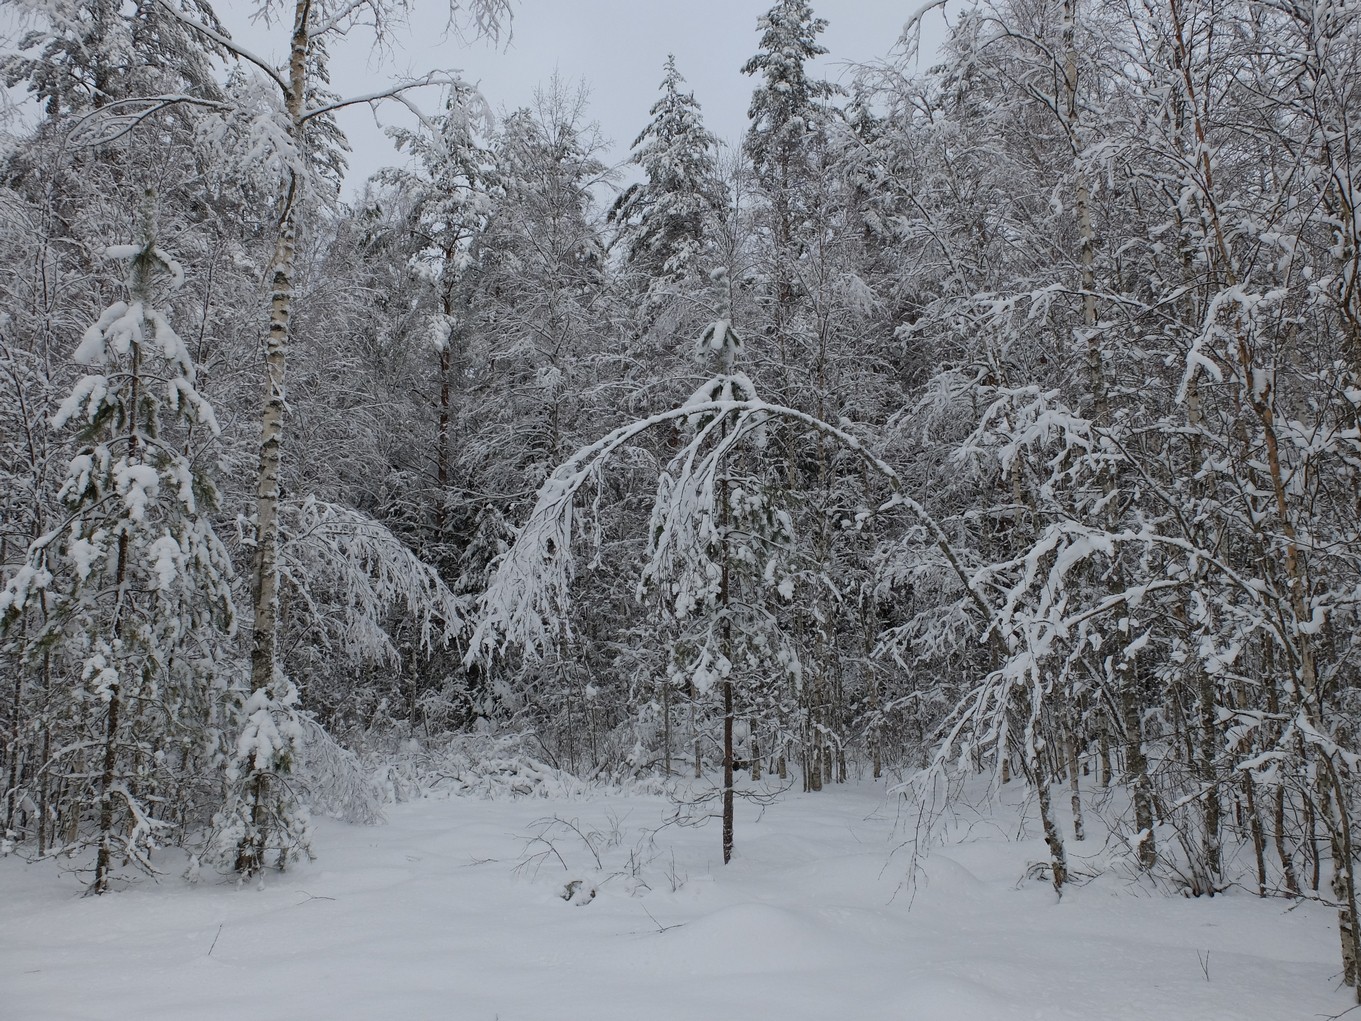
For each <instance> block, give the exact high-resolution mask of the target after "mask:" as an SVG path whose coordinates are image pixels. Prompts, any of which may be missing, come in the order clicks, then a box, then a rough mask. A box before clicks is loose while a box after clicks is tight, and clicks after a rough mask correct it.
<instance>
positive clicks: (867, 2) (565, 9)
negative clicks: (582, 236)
mask: <svg viewBox="0 0 1361 1021" xmlns="http://www.w3.org/2000/svg"><path fill="white" fill-rule="evenodd" d="M773 2H774V0H514V5H515V17H514V22H513V34H512V38H511V41H510V44H509V46H504V45H503V46H501V47H499V48H498V47H493V46H492V45H491V44H489V43H487V42H480V41H479V42H466V43H465V42H462V41H460V40H459V39H457V38H455V37H448V38H444V37H443V26H444V23H445V16H446V4H445V2H444V0H417V3H416V7H417V13H416V15H415V17H413V19H412V23H411V25H410V26H408V27H407V28H405V29H403V30H401V31H400V33H399V37H398V39H397V40H396V42H397V45H400V46H401V47H403V48H402V49H401V50H400V51H397V52H394V53H392V54H390V55H389V57H388V58H387V60H386V61H385V62H384V63H383V64H382V66H376V64H375V59H374V57H373V55H372V54H371V52H370V50H369V48H368V45H367V43H368V41H367V40H366V39H360V38H359V37H356V38H355V40H354V43H353V44H352V45H351V46H350V47H348V48H346V49H343V50H336V51H333V55H332V78H333V82H332V84H333V87H334V89H335V91H337V92H340V93H342V94H344V95H351V94H358V93H364V92H369V91H372V90H373V89H374V88H376V87H377V86H378V84H379V83H381V82H383V81H385V80H387V79H388V78H389V77H391V76H393V75H413V76H414V75H417V74H420V73H422V72H424V71H427V70H429V69H431V68H436V67H440V68H456V69H459V70H460V71H462V72H463V75H464V77H465V78H467V79H468V80H470V81H472V82H474V83H478V84H480V86H481V89H482V92H483V94H484V95H485V96H486V98H487V101H488V102H489V103H490V104H491V107H492V109H493V110H494V111H496V112H497V113H498V114H499V113H500V112H501V111H502V110H510V109H514V108H516V107H519V106H527V105H531V104H532V101H533V97H534V91H535V89H536V88H538V87H540V86H541V85H544V84H545V83H547V82H548V80H549V79H550V78H551V77H552V75H553V73H554V71H557V73H558V74H559V76H560V77H561V78H562V79H563V80H564V81H565V82H566V83H568V84H569V85H575V84H576V83H577V82H584V83H585V85H586V87H587V88H588V90H589V92H590V97H589V109H588V111H587V117H588V120H594V121H597V122H598V123H599V125H600V133H601V136H602V138H603V139H604V140H606V141H607V142H608V143H610V145H609V148H608V149H607V150H606V151H605V153H604V154H603V158H604V159H605V160H606V162H610V163H619V162H622V161H624V160H625V159H627V157H628V148H629V145H630V144H631V143H632V141H633V139H634V138H635V137H637V135H638V133H639V132H640V131H642V129H643V128H644V127H645V126H646V125H647V123H648V109H649V107H651V105H652V103H653V102H654V101H655V100H656V98H657V95H658V85H659V84H660V83H661V79H662V73H663V72H662V65H663V63H664V62H665V60H666V55H667V54H668V53H669V52H674V53H675V55H676V63H677V66H678V68H679V69H680V72H681V73H682V74H683V75H684V76H685V77H686V79H687V81H688V82H689V87H690V88H691V90H693V91H694V93H695V98H696V99H697V100H698V101H699V103H700V105H701V107H702V108H703V112H704V119H705V124H706V126H707V127H708V128H709V130H710V131H712V132H713V133H714V134H716V135H717V136H718V137H719V138H720V139H723V140H724V141H727V142H733V141H735V140H736V139H737V138H738V137H739V136H740V134H741V132H742V131H743V130H744V129H745V128H746V124H747V104H748V101H749V99H750V96H751V90H752V86H753V80H752V79H751V78H748V77H747V76H745V75H743V74H741V72H740V70H739V68H741V66H742V65H743V64H744V63H746V61H747V59H748V58H749V57H751V56H752V55H753V54H754V53H755V52H756V50H757V46H758V42H759V38H758V36H757V32H756V19H757V17H758V16H760V15H761V14H762V13H764V12H765V11H766V10H768V9H769V8H770V6H771V4H772V3H773ZM917 6H918V2H917V0H843V2H842V3H841V4H840V5H836V4H833V3H831V2H830V0H822V2H818V0H814V4H813V8H814V12H815V14H817V15H818V16H820V17H823V18H826V19H827V20H828V22H829V26H828V28H827V31H826V32H825V33H823V35H822V37H821V41H822V44H823V45H824V46H826V47H827V48H828V49H829V50H830V51H831V52H830V53H829V54H828V55H827V56H826V57H824V58H822V60H821V61H820V62H819V63H820V73H821V74H822V75H823V76H824V77H827V78H831V79H833V80H836V79H838V78H842V77H849V71H848V69H847V67H846V65H847V64H849V63H852V62H867V61H873V60H876V59H879V58H882V57H884V56H885V55H887V54H888V52H889V50H890V49H891V48H892V47H893V46H894V44H895V43H896V42H897V40H898V37H899V35H900V33H901V31H902V27H903V22H904V21H905V20H906V19H907V18H908V17H909V16H910V15H911V14H912V12H913V11H914V10H915V9H916V8H917ZM253 7H254V4H252V3H249V2H247V0H226V2H221V3H219V4H218V5H217V10H218V13H219V15H220V16H221V17H222V19H223V21H224V22H225V23H226V24H227V25H228V27H229V28H230V29H231V31H232V32H233V34H235V35H236V36H237V37H238V38H239V39H241V40H242V41H243V42H246V43H247V45H252V46H256V47H258V48H260V49H261V50H264V51H266V53H267V54H269V55H270V56H273V57H276V58H277V57H279V56H281V55H282V53H283V50H284V45H285V36H286V29H283V28H282V27H281V26H279V25H277V24H276V25H275V26H273V28H272V29H270V30H266V29H264V28H263V27H262V26H260V25H252V24H251V23H250V22H249V20H248V15H249V12H250V11H251V10H252V9H253ZM936 24H939V18H938V17H937V18H936ZM933 27H934V26H933ZM936 35H938V33H936ZM931 41H932V33H931V32H930V31H928V36H927V40H926V44H927V45H926V48H925V50H926V52H929V51H930V49H931V48H932V47H931ZM262 55H263V54H262ZM436 100H437V96H435V95H433V94H432V95H430V96H428V97H427V98H426V99H425V100H424V105H426V106H428V107H433V106H434V105H435V103H436ZM380 116H381V117H383V118H384V119H388V120H390V119H394V118H398V117H399V116H400V114H399V113H398V111H397V109H396V108H395V107H393V108H390V109H388V110H387V111H385V112H384V113H382V114H380ZM341 126H342V127H343V128H344V130H345V132H346V134H347V135H348V136H349V138H350V144H351V146H352V148H353V150H354V151H353V153H352V155H351V160H350V180H349V182H348V185H349V190H351V191H352V190H353V189H355V188H356V187H357V186H358V184H359V183H360V182H362V181H363V180H364V179H365V178H366V177H368V176H369V175H370V174H371V173H373V171H375V170H377V169H378V168H379V167H381V166H383V165H386V164H390V163H392V162H394V160H395V156H394V153H393V150H392V148H391V146H390V145H389V144H388V142H387V140H386V138H385V136H384V135H383V134H382V132H381V131H380V130H379V129H378V128H377V127H376V126H375V123H374V116H373V114H372V113H370V112H369V111H368V109H367V108H358V109H356V110H353V111H349V112H347V113H346V114H345V116H344V119H343V121H342V125H341Z"/></svg>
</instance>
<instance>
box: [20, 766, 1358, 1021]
mask: <svg viewBox="0 0 1361 1021" xmlns="http://www.w3.org/2000/svg"><path fill="white" fill-rule="evenodd" d="M1019 796H1020V792H1019V791H1013V790H1011V789H1010V788H1008V789H1005V790H1004V800H1005V799H1006V798H1008V797H1019ZM673 812H674V807H673V805H672V804H671V803H670V802H669V801H668V800H667V799H665V798H662V797H659V796H656V795H641V794H632V795H623V794H618V793H616V794H612V795H610V796H604V795H601V794H593V795H592V796H591V797H589V798H584V799H583V798H580V797H575V798H566V797H561V798H559V799H557V800H548V801H546V800H544V799H543V798H533V799H516V800H482V799H477V798H471V797H448V798H442V797H430V798H427V799H425V800H419V801H415V802H411V803H407V804H403V805H398V806H395V807H393V808H391V809H390V811H389V813H388V815H389V819H390V822H389V823H388V824H387V825H385V826H379V827H362V826H350V825H346V824H343V823H339V822H334V821H330V820H321V821H319V822H318V823H317V824H316V827H315V832H314V834H313V841H312V846H313V848H314V849H315V851H316V852H317V853H318V858H317V860H316V861H315V862H312V863H304V864H302V865H300V866H298V867H297V868H296V869H295V870H294V871H290V872H288V873H286V874H283V875H276V874H270V875H269V876H268V877H267V878H266V879H265V881H264V883H263V884H262V885H261V887H259V888H256V887H250V888H245V889H241V888H237V887H236V886H234V885H232V884H229V883H214V882H212V881H211V880H205V881H204V882H202V883H201V884H200V885H198V886H195V887H185V886H184V885H183V884H182V883H181V882H180V881H179V880H178V879H176V878H173V877H172V878H167V879H164V880H163V881H162V882H161V883H160V884H159V885H156V884H152V883H150V882H143V883H141V884H139V885H136V886H132V887H129V888H127V889H123V890H120V891H118V892H115V893H112V894H110V895H108V896H105V897H102V898H93V897H91V898H82V897H80V896H79V892H80V889H81V886H80V883H79V880H78V878H77V877H75V876H72V875H70V874H64V873H61V872H59V871H58V869H57V866H55V865H54V864H53V863H51V862H48V863H43V864H39V865H26V864H24V863H23V862H21V861H19V860H18V859H17V858H14V857H11V858H8V859H3V860H0V904H3V905H4V906H5V908H4V917H5V925H4V926H3V927H0V989H3V990H4V995H3V1009H2V1010H0V1013H2V1014H4V1016H6V1017H14V1018H25V1019H27V1021H58V1019H71V1018H108V1017H137V1018H139V1019H141V1021H181V1019H183V1018H187V1017H192V1018H195V1019H196V1021H215V1019H222V1021H227V1019H232V1021H235V1019H238V1018H243V1017H249V1018H251V1019H252V1021H273V1019H278V1021H285V1019H288V1021H294V1019H297V1018H308V1017H315V1018H328V1019H335V1021H346V1019H367V1018H376V1017H391V1018H435V1017H439V1018H459V1019H468V1021H483V1019H485V1021H492V1019H494V1018H500V1019H501V1021H551V1019H564V1021H575V1019H591V1021H614V1019H620V1021H624V1019H627V1021H636V1019H637V1018H640V1017H646V1018H648V1019H649V1021H692V1019H694V1018H700V1017H713V1018H735V1017H751V1018H776V1019H782V1021H783V1019H802V1018H809V1019H812V1018H819V1019H823V1018H828V1017H834V1018H855V1019H857V1021H872V1019H885V1021H888V1019H892V1021H933V1019H939V1021H1010V1019H1022V1018H1025V1019H1033V1018H1041V1017H1042V1018H1045V1019H1047V1021H1049V1019H1060V1021H1062V1019H1067V1021H1079V1019H1081V1021H1087V1019H1099V1021H1144V1019H1148V1018H1158V1019H1159V1021H1193V1019H1194V1021H1280V1019H1283V1018H1307V1017H1314V1016H1327V1015H1335V1014H1338V1013H1340V1012H1342V1011H1343V1010H1345V1009H1346V1008H1347V1006H1348V1005H1349V1004H1348V1002H1347V1001H1348V996H1347V993H1346V991H1345V990H1338V989H1337V988H1336V982H1335V980H1336V973H1337V971H1338V965H1337V963H1336V961H1337V938H1336V934H1335V931H1334V929H1333V919H1332V917H1331V915H1332V913H1331V912H1330V911H1328V910H1327V909H1326V908H1325V907H1323V906H1322V905H1318V904H1313V903H1301V904H1298V905H1293V904H1292V903H1290V902H1287V901H1284V900H1267V901H1263V900H1258V899H1257V898H1255V897H1251V896H1249V895H1247V894H1244V893H1239V892H1232V893H1229V894H1228V895H1223V896H1219V897H1215V898H1213V899H1210V898H1203V899H1184V898H1181V897H1176V896H1170V897H1169V896H1166V895H1164V894H1162V893H1155V892H1154V891H1153V890H1152V888H1151V887H1149V886H1148V885H1146V884H1145V883H1141V882H1139V881H1136V880H1134V879H1131V878H1130V877H1128V876H1127V875H1124V874H1121V873H1119V872H1118V871H1116V870H1108V871H1106V872H1105V873H1104V874H1103V875H1101V876H1099V877H1098V878H1096V879H1094V880H1092V881H1091V882H1089V883H1087V884H1086V885H1083V886H1074V887H1072V888H1070V889H1069V891H1068V892H1067V893H1066V894H1065V896H1064V898H1063V899H1062V901H1056V899H1055V897H1054V894H1053V891H1052V889H1051V888H1050V886H1049V884H1048V882H1047V881H1046V880H1044V879H1027V878H1024V877H1025V872H1026V867H1027V864H1028V863H1029V862H1031V861H1035V860H1039V859H1041V858H1042V857H1043V843H1042V841H1041V840H1040V838H1039V828H1038V825H1037V824H1036V823H1035V821H1034V819H1033V818H1031V819H1030V821H1029V825H1028V826H1027V827H1025V832H1024V835H1023V836H1022V837H1021V838H1020V839H1015V836H1016V833H1017V827H1018V825H1019V824H1018V821H1017V818H1016V815H1015V813H1014V810H1013V808H1011V807H1004V808H1003V809H1002V810H1000V811H987V812H982V813H978V814H975V813H973V812H972V811H970V810H969V809H967V808H965V809H964V811H963V812H962V813H961V815H960V816H959V817H958V818H959V822H958V823H957V825H956V826H955V828H954V836H953V838H952V839H951V840H950V841H949V842H948V843H947V844H945V845H944V846H942V847H940V848H938V849H937V850H935V851H933V852H932V853H931V854H930V855H929V856H927V857H926V858H925V859H924V860H923V861H922V863H921V865H922V868H921V871H920V873H919V881H918V882H917V883H916V885H915V888H913V887H910V886H908V885H905V884H904V878H905V876H906V874H907V873H908V871H909V869H910V854H909V849H908V848H907V846H905V841H907V840H908V839H909V837H910V834H911V832H912V830H913V823H914V819H915V816H913V815H912V814H911V813H910V812H907V811H904V807H903V804H902V803H900V802H898V801H896V800H894V799H892V798H888V799H886V798H885V797H884V795H883V785H882V784H881V785H878V786H876V785H874V784H872V783H870V782H868V781H861V782H860V783H851V784H848V785H846V786H844V787H842V786H837V787H836V788H834V789H832V790H828V791H824V792H823V793H821V794H808V795H799V794H797V793H794V792H789V793H786V794H784V795H783V796H782V797H781V798H780V799H779V800H778V801H777V802H776V803H775V804H774V805H772V806H769V807H767V808H765V809H764V810H761V809H760V808H758V807H757V806H756V805H754V804H751V803H747V802H742V801H739V804H738V819H737V841H738V853H737V857H736V858H735V859H734V861H733V863H732V864H731V865H729V866H727V867H726V868H725V867H724V866H722V865H721V864H720V861H721V855H720V852H719V839H718V836H719V835H718V832H717V824H716V823H714V824H713V825H709V826H704V827H697V828H696V827H680V826H674V825H672V826H665V827H663V826H662V824H663V822H664V821H665V820H666V819H668V818H669V817H671V816H672V814H673ZM659 827H660V828H659ZM550 845H551V846H550ZM1069 849H1070V852H1071V853H1072V860H1073V865H1074V870H1075V872H1076V873H1079V874H1080V873H1081V872H1082V870H1083V867H1084V864H1095V863H1097V862H1106V861H1107V858H1108V856H1106V855H1105V853H1104V852H1103V849H1102V848H1101V846H1100V844H1099V842H1094V841H1092V840H1090V839H1089V840H1088V841H1087V842H1085V843H1084V844H1075V843H1073V842H1071V841H1070V843H1069ZM1084 854H1089V855H1091V856H1092V857H1091V859H1085V858H1084V857H1083V856H1084ZM559 857H560V858H561V862H560V861H559ZM572 881H577V883H578V885H577V886H576V887H575V888H573V889H572V890H571V891H570V892H568V886H569V885H570V883H571V882H572ZM591 889H594V890H595V891H596V896H594V897H593V898H592V897H589V896H588V895H587V893H586V891H589V890H591Z"/></svg>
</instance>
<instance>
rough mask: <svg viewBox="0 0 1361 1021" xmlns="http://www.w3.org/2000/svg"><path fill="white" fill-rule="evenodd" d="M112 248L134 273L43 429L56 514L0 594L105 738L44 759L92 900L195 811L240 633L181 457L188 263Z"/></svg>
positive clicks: (0, 620) (207, 487)
mask: <svg viewBox="0 0 1361 1021" xmlns="http://www.w3.org/2000/svg"><path fill="white" fill-rule="evenodd" d="M108 255H109V257H111V258H118V259H123V260H126V261H127V262H128V263H129V267H130V268H129V273H128V277H127V293H128V297H127V300H125V301H120V302H116V303H115V304H113V305H111V306H109V307H108V308H107V309H106V310H105V311H104V313H103V314H102V315H101V316H100V317H99V320H98V321H97V322H96V323H95V324H94V325H93V326H91V327H90V329H89V330H87V331H86V332H85V335H84V336H83V338H82V339H81V341H80V344H79V345H78V346H77V348H76V350H75V354H74V359H75V361H76V362H77V363H78V364H81V365H84V366H88V367H90V368H93V369H95V370H97V371H95V372H93V373H91V374H89V375H86V376H84V377H83V378H82V379H81V380H80V381H79V382H78V383H77V384H76V386H75V388H74V389H73V390H72V392H71V395H70V396H69V397H68V398H67V399H66V401H65V402H64V403H63V404H62V406H61V408H60V409H59V410H58V412H57V414H56V416H55V419H54V425H55V426H56V427H57V428H63V427H69V428H72V429H74V430H76V431H77V432H78V433H79V435H80V436H81V438H82V441H83V445H82V448H81V450H80V452H79V453H78V454H77V455H76V456H75V457H74V458H72V460H71V466H70V471H69V474H68V476H67V479H66V482H65V484H64V485H63V487H62V490H61V493H60V500H61V503H62V507H63V510H64V518H63V520H61V522H60V524H58V525H57V526H56V527H54V528H53V529H52V530H51V531H49V532H48V533H47V534H45V535H44V536H42V537H41V538H40V539H38V540H37V541H36V542H34V543H33V544H32V546H31V547H30V549H29V551H28V556H27V558H26V562H25V563H24V564H23V565H22V566H21V567H20V568H19V569H18V570H17V571H16V572H15V574H14V576H13V577H11V578H10V579H9V581H8V583H7V585H6V587H5V589H4V591H3V593H0V629H3V630H4V631H5V632H6V633H9V632H12V631H13V630H14V629H15V628H17V627H20V626H24V627H26V628H27V634H26V636H25V638H26V641H25V646H26V648H27V650H28V651H27V656H28V658H29V659H30V660H31V661H34V660H41V661H42V664H43V667H42V669H43V672H44V673H45V674H47V675H48V676H52V677H55V678H58V679H60V680H57V681H54V683H63V682H65V683H68V684H69V685H70V687H69V689H68V690H69V692H70V698H71V700H72V701H71V706H72V711H73V712H74V713H75V714H76V715H77V716H80V717H83V718H84V723H83V724H78V725H83V726H87V727H89V728H90V729H91V730H94V729H95V728H96V727H97V728H98V731H99V737H98V739H97V741H95V742H94V744H95V745H96V747H97V748H98V753H97V755H96V757H95V760H94V761H93V762H90V763H88V764H87V765H86V767H85V768H84V769H80V768H77V765H76V763H72V764H70V765H66V764H65V763H52V765H53V766H56V767H58V768H62V767H64V769H63V773H64V775H65V776H67V777H68V784H67V791H68V793H67V795H66V796H67V798H68V799H69V800H68V803H67V804H65V805H60V806H49V810H51V811H56V812H57V813H59V814H60V815H62V816H64V817H65V818H66V819H67V820H68V822H69V826H68V827H67V832H68V833H69V834H71V835H72V836H74V837H75V839H76V840H80V839H82V835H81V834H80V833H79V831H78V829H77V827H78V825H79V819H80V816H81V814H82V809H83V808H86V807H87V808H88V809H89V810H91V811H92V812H93V814H94V817H95V819H96V824H95V831H94V833H93V835H92V836H91V837H90V838H89V839H90V840H92V841H93V842H94V844H95V846H96V848H97V853H96V859H95V864H94V879H93V883H92V885H91V890H92V891H93V892H94V893H104V892H106V891H107V890H108V888H109V882H110V879H111V877H112V875H113V871H114V869H115V866H116V861H115V858H116V856H117V855H121V856H122V857H123V858H124V859H125V860H131V861H133V862H135V863H137V864H138V865H140V866H141V867H143V868H145V869H148V870H150V869H151V868H152V861H151V854H152V852H153V851H154V850H155V848H156V847H157V846H158V845H159V844H160V843H161V842H163V841H164V840H165V839H166V835H167V831H174V830H175V829H176V820H175V819H174V817H173V816H174V815H176V814H178V815H180V816H181V817H183V816H184V815H192V810H191V809H190V808H189V807H188V806H186V805H184V804H183V803H180V801H179V799H177V798H176V797H175V791H176V789H177V788H178V786H179V785H181V784H183V783H185V782H186V781H189V782H194V774H195V772H196V771H197V770H199V769H202V768H203V767H204V765H205V763H204V762H203V756H204V755H205V749H212V747H213V745H214V744H215V741H216V737H215V735H216V734H218V733H219V732H220V716H219V709H220V705H221V702H222V701H223V699H224V696H225V691H224V687H225V682H226V680H227V678H228V677H229V670H227V669H226V668H225V665H224V662H223V652H224V650H223V643H224V641H225V639H228V638H230V637H231V635H232V633H233V631H234V627H235V623H234V611H233V606H232V598H231V579H232V568H231V563H230V559H229V556H228V554H227V552H226V549H225V547H224V546H223V545H222V543H221V542H220V541H219V540H218V538H217V536H216V534H215V533H214V531H213V528H212V524H211V522H210V520H209V518H208V514H209V513H210V512H211V511H212V510H213V508H214V506H215V503H216V490H215V489H214V487H213V485H212V483H211V481H210V480H208V479H207V478H205V477H204V476H203V475H202V473H201V471H199V470H198V469H196V468H195V466H194V459H193V457H192V448H193V446H196V445H197V444H198V443H200V442H202V440H203V439H204V438H207V439H211V438H212V437H215V436H216V435H217V434H218V432H219V427H218V424H217V419H216V416H215V415H214V413H213V410H212V408H211V406H210V405H209V404H208V402H207V401H206V400H204V399H203V397H202V396H201V395H200V394H199V392H198V390H197V389H196V388H195V370H194V365H193V362H192V360H191V359H190V356H189V353H188V349H187V348H186V347H185V345H184V342H183V341H182V340H181V339H180V337H179V336H178V335H177V334H176V333H175V331H174V329H173V328H172V327H171V326H170V323H169V321H168V320H167V319H166V317H165V315H164V313H162V312H161V311H159V310H158V308H157V304H158V302H159V301H160V300H161V299H162V298H163V297H164V295H165V294H166V293H167V292H168V291H169V290H171V289H173V288H176V287H178V286H180V284H181V283H182V282H183V270H182V269H181V268H180V266H179V264H178V263H177V262H175V260H174V259H172V258H170V257H168V256H166V255H165V254H163V253H162V252H161V251H160V250H159V249H158V248H157V246H156V242H155V230H154V227H153V226H152V225H151V224H150V223H149V224H148V226H147V228H146V230H145V234H144V240H143V242H142V243H141V244H140V245H129V246H119V247H117V248H114V249H111V250H110V251H109V252H108ZM205 434H206V435H205ZM207 754H208V756H209V757H211V755H212V751H211V750H209V751H208V752H207ZM86 777H88V778H90V779H88V780H87V779H85V778H86ZM199 808H200V809H201V808H202V806H199ZM162 813H165V814H169V815H171V816H172V817H171V818H166V817H164V815H163V814H162ZM67 846H68V848H70V849H74V847H75V844H74V842H73V841H71V840H68V842H67Z"/></svg>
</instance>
